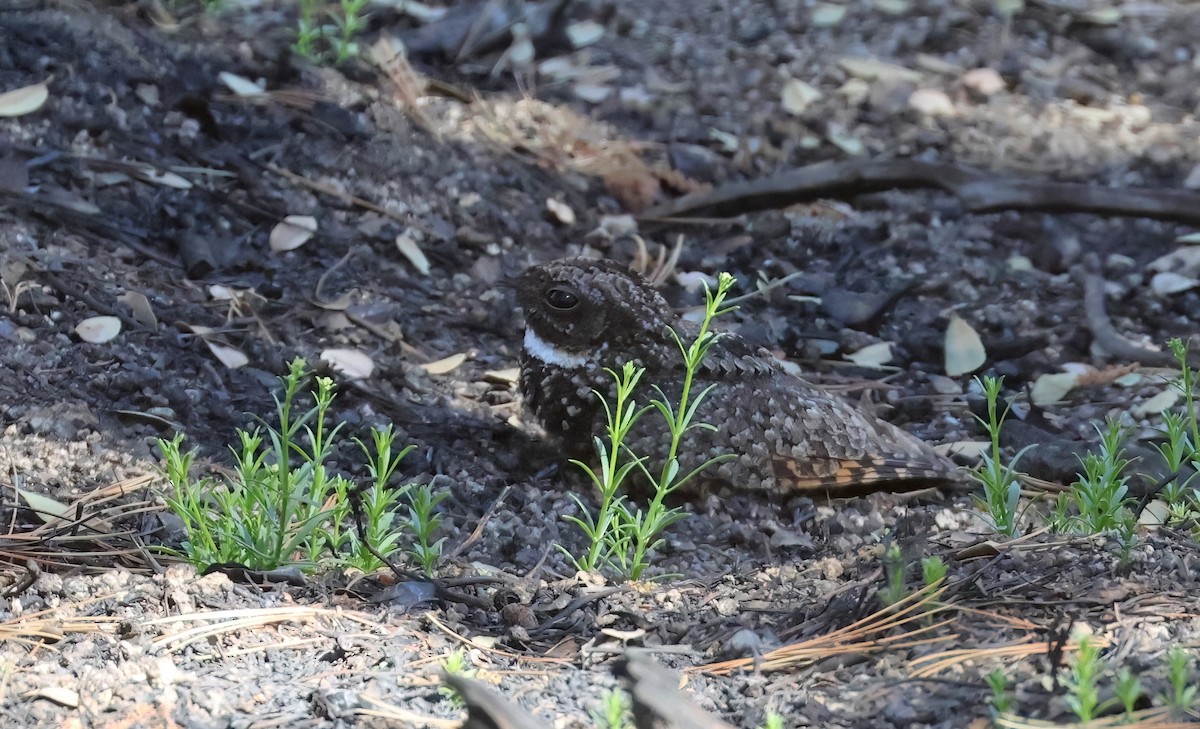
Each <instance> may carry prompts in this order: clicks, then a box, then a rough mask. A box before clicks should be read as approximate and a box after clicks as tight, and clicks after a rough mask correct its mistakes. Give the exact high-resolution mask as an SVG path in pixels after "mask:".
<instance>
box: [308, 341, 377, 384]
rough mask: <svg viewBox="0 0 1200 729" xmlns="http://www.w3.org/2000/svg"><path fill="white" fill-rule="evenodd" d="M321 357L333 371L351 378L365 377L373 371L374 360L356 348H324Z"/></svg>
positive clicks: (359, 378)
mask: <svg viewBox="0 0 1200 729" xmlns="http://www.w3.org/2000/svg"><path fill="white" fill-rule="evenodd" d="M321 359H323V360H325V361H326V362H328V363H329V366H330V367H332V368H333V370H334V371H335V372H340V373H342V374H343V375H345V376H346V377H349V378H350V379H352V380H361V379H365V378H367V377H370V376H371V374H372V373H374V372H375V362H374V361H373V360H372V359H371V358H370V356H368V355H367V354H366V353H365V352H360V351H359V350H357V349H339V348H330V349H326V350H324V351H323V352H321Z"/></svg>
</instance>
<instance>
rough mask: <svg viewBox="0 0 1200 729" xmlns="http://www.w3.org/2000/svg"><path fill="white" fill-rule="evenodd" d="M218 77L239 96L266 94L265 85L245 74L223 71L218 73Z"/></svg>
mask: <svg viewBox="0 0 1200 729" xmlns="http://www.w3.org/2000/svg"><path fill="white" fill-rule="evenodd" d="M217 78H218V79H220V81H221V83H223V84H225V86H226V87H228V88H229V90H230V91H232V92H233V93H235V94H237V95H238V96H247V97H253V96H265V93H264V91H263V87H261V86H259V85H258V84H256V83H254V82H253V81H251V80H250V79H248V78H246V77H245V76H239V75H237V74H236V73H230V72H228V71H222V72H220V73H218V74H217Z"/></svg>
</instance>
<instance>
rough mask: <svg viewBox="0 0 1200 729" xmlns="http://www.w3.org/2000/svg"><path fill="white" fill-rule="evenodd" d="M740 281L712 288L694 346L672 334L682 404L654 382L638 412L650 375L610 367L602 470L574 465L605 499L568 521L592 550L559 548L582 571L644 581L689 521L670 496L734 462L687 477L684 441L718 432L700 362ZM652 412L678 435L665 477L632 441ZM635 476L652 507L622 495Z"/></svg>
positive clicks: (599, 445)
mask: <svg viewBox="0 0 1200 729" xmlns="http://www.w3.org/2000/svg"><path fill="white" fill-rule="evenodd" d="M733 284H734V279H733V277H732V276H730V275H729V274H727V273H722V274H721V275H720V277H719V278H718V283H717V290H716V291H715V292H714V291H712V290H711V289H709V288H707V287H706V288H705V291H704V297H705V315H704V319H703V321H702V323H701V325H700V329H699V332H698V334H697V335H696V338H695V339H694V340H693V341H691V342H684V341H683V340H682V338H680V336H679V335H678V334H677V333H676V332H674V331H672V335H673V336H674V337H675V343H676V344H677V345H678V347H679V351H680V353H681V354H682V355H683V360H684V381H683V385H682V388H681V392H680V394H679V399H678V402H677V403H673V402H672V400H671V398H670V397H668V395H667V394H666V393H664V392H663V391H662V389H661V388H659V387H658V386H657V385H654V384H652V385H651V389H652V390H653V391H654V394H653V396H652V397H651V399H650V403H649V405H645V406H642V407H640V408H639V407H638V406H637V403H636V401H635V399H634V396H635V394H636V391H637V387H638V384H639V381H640V380H641V378H642V376H643V374H644V373H645V370H644V369H642V368H637V367H635V366H633V364H632V363H625V365H624V366H623V367H622V369H621V372H620V373H618V372H615V371H613V370H608V373H609V375H611V376H612V378H613V380H614V384H615V386H616V387H615V390H616V394H615V397H614V398H613V402H611V403H610V402H609V401H608V400H607V399H605V397H604V396H603V394H601V393H599V392H597V393H596V396H597V397H598V398H600V402H601V404H602V405H603V407H604V412H605V417H606V428H605V435H606V437H605V438H601V437H596V438H595V441H594V442H595V447H596V453H597V455H598V456H599V464H600V470H599V472H597V471H596V470H595V469H593V468H591V467H590V466H588V465H587V464H585V463H583V462H581V461H572V463H574V464H575V465H576V466H578V467H579V468H581V469H583V471H584V472H585V473H587V475H588V478H589V479H590V480H591V481H592V483H593V484H594V485H595V486H596V489H597V491H599V493H600V499H601V502H600V508H599V510H597V511H595V512H592V511H591V510H590V509H589V508H588V507H587V505H586V504H584V503H583V501H582V500H581V499H579V498H578V497H576V498H575V501H576V505H577V506H578V507H579V510H580V514H581V516H578V517H575V516H568V517H565V518H567V519H568V520H569V521H571V522H572V523H573V524H575V525H576V526H578V527H580V529H582V530H583V532H584V535H585V536H586V537H587V538H588V550H587V552H586V553H585V554H584V555H583V556H582V557H575V556H574V555H572V554H571V553H570V552H569V551H567V550H566V549H565V548H562V547H561V546H560V549H563V552H564V553H565V554H566V555H567V557H568V558H569V559H570V560H571V562H572V563H573V564H574V566H575V567H576V569H581V570H593V569H597V568H599V567H601V566H604V567H608V568H610V569H613V570H615V571H617V572H618V573H619V574H621V575H622V576H624V577H626V578H628V579H632V580H636V579H640V578H641V576H642V574H643V573H644V572H645V570H646V569H647V568H648V567H649V566H650V555H651V553H653V552H654V551H656V550H657V549H658V548H659V547H660V546H661V545H662V538H661V536H660V535H661V534H662V532H663V531H664V530H665V529H666V528H667V527H669V526H670V525H671V524H674V523H675V522H677V521H679V520H680V519H682V518H683V512H681V511H680V510H679V509H676V508H669V507H667V506H666V503H665V502H666V498H667V497H668V496H669V495H670V494H672V493H673V492H675V491H676V490H678V489H679V488H680V487H682V486H683V485H684V484H686V483H687V482H688V481H690V480H691V479H693V478H695V477H696V476H697V475H699V474H700V473H701V472H702V471H704V470H705V469H706V468H709V467H711V466H713V465H714V464H717V463H720V462H722V461H725V460H728V459H729V458H732V457H733V455H732V454H724V455H721V456H717V457H715V458H711V459H709V460H706V461H704V462H703V463H701V464H700V465H698V466H696V467H695V468H693V469H692V470H691V471H689V472H687V473H683V472H682V467H681V464H680V453H679V449H680V445H681V444H682V442H683V437H684V435H685V434H686V433H687V432H689V431H690V430H693V429H707V430H716V426H715V425H712V424H710V423H703V422H697V419H696V413H697V410H698V409H699V407H700V405H701V403H702V402H703V401H704V400H705V398H707V397H708V395H709V393H710V392H711V391H712V388H713V387H714V386H715V385H709V386H708V387H706V388H704V389H703V390H702V391H700V392H699V393H693V392H692V387H693V383H694V381H695V377H696V373H697V371H699V369H700V365H701V363H702V362H703V361H704V358H705V356H706V355H707V354H708V352H709V350H710V349H711V348H712V346H713V344H715V343H716V341H717V338H718V336H719V335H718V334H717V333H716V332H713V331H711V328H710V327H711V325H712V321H713V319H715V318H716V317H718V316H720V315H722V314H725V313H727V312H728V311H730V309H728V308H722V304H723V302H724V301H725V297H726V295H727V293H728V291H729V289H730V288H731V287H732V286H733ZM650 411H656V412H657V413H658V414H659V415H660V416H661V418H662V423H663V425H664V427H665V428H666V429H667V431H668V432H669V434H670V436H671V440H670V445H669V447H668V451H667V456H666V459H665V460H664V461H663V463H662V466H661V469H660V470H659V472H658V473H652V472H651V470H650V467H649V466H648V465H647V462H648V460H647V456H646V455H644V454H637V453H632V452H630V450H629V448H628V446H627V445H626V444H625V438H626V436H628V434H629V432H630V431H631V430H632V429H633V427H634V426H635V425H636V424H637V423H638V422H639V421H640V420H641V418H642V417H643V416H644V415H646V414H647V413H648V412H650ZM634 471H637V472H638V473H639V475H641V476H643V477H644V478H645V479H646V480H647V481H648V482H649V483H651V484H653V485H654V496H653V498H652V499H651V500H650V503H649V504H648V505H647V506H646V508H645V509H642V508H641V507H638V506H634V505H632V504H631V503H630V501H629V500H628V499H627V498H626V496H625V494H624V493H623V492H622V486H623V484H624V482H625V480H626V479H627V478H628V476H629V475H630V474H631V473H633V472H634Z"/></svg>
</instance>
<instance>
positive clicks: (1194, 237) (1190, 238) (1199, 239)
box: [1175, 165, 1200, 245]
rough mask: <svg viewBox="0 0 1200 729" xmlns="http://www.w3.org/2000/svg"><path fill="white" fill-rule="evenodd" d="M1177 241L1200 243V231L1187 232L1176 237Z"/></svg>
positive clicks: (1197, 167) (1199, 166)
mask: <svg viewBox="0 0 1200 729" xmlns="http://www.w3.org/2000/svg"><path fill="white" fill-rule="evenodd" d="M1196 169H1198V170H1200V165H1196ZM1175 242H1176V243H1188V244H1191V245H1195V244H1197V243H1200V232H1197V233H1185V234H1184V235H1181V236H1179V237H1178V238H1176V239H1175Z"/></svg>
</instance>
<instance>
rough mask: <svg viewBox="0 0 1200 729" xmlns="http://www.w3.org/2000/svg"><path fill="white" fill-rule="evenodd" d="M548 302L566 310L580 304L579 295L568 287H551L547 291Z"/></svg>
mask: <svg viewBox="0 0 1200 729" xmlns="http://www.w3.org/2000/svg"><path fill="white" fill-rule="evenodd" d="M546 303H547V304H549V305H550V306H553V307H554V308H555V309H558V310H560V311H566V310H568V309H574V308H575V307H576V306H578V305H579V297H578V296H576V295H575V294H573V293H572V292H570V291H568V290H566V289H550V290H549V291H547V292H546Z"/></svg>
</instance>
